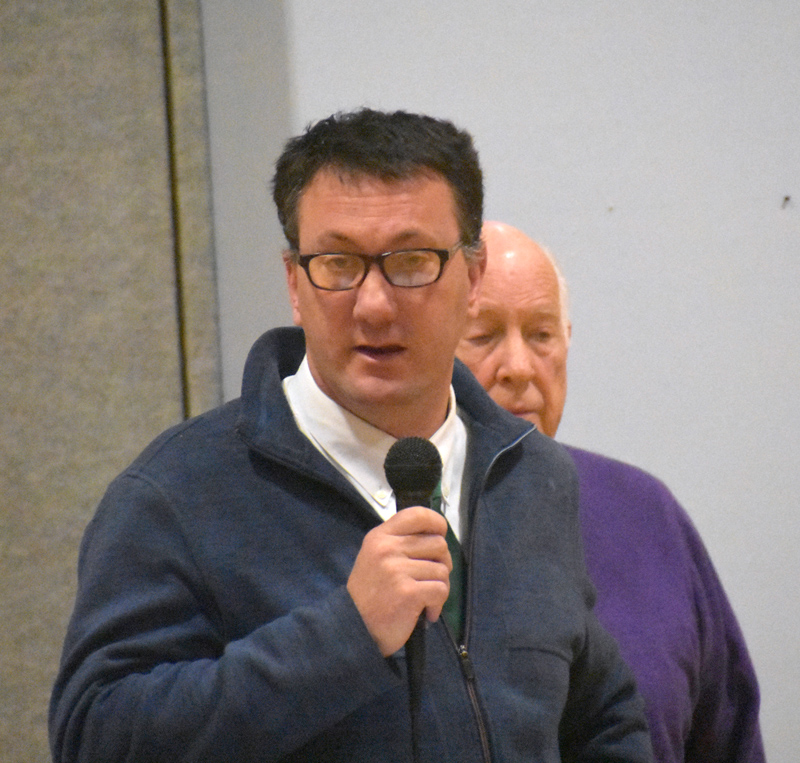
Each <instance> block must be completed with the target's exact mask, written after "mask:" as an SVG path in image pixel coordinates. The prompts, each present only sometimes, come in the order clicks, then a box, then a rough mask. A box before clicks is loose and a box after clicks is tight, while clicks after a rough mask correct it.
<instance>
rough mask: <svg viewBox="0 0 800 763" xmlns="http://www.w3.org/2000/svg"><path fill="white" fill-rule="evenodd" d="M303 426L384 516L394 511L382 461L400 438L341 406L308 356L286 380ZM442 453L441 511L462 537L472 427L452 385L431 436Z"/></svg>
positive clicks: (287, 391)
mask: <svg viewBox="0 0 800 763" xmlns="http://www.w3.org/2000/svg"><path fill="white" fill-rule="evenodd" d="M283 391H284V394H285V395H286V398H287V400H288V401H289V407H290V408H291V409H292V413H293V414H294V419H295V422H296V423H297V426H298V428H299V429H300V431H301V432H302V433H303V434H304V435H305V436H306V437H308V439H309V440H311V442H312V443H313V444H314V446H315V447H316V448H317V450H319V452H320V453H322V455H324V456H325V457H326V458H327V459H328V461H330V462H331V463H332V464H333V465H334V466H335V467H336V468H337V469H338V470H339V471H340V472H341V473H342V474H343V475H344V476H345V477H346V478H347V479H348V480H349V481H350V482H351V484H352V485H353V486H354V487H355V488H356V490H358V492H359V493H361V495H363V496H364V498H365V499H366V500H367V502H368V503H369V504H370V505H371V506H372V507H373V508H374V509H375V510H376V511H377V512H378V514H379V515H380V516H381V518H382V519H388V518H389V517H390V516H392V514H394V513H395V510H396V509H395V499H394V495H393V494H392V489H391V488H390V487H389V483H388V482H387V481H386V475H385V474H384V471H383V462H384V459H385V458H386V454H387V453H388V451H389V448H391V447H392V445H394V443H395V442H397V440H396V438H394V437H392V436H391V435H389V434H386V432H383V431H381V430H380V429H378V428H377V427H374V426H372V424H369V423H367V422H366V421H364V419H361V418H359V417H358V416H356V415H355V414H353V413H350V411H348V410H346V409H344V408H342V406H340V405H339V404H338V403H336V402H334V401H333V400H332V399H331V398H329V397H328V396H327V395H326V394H325V393H324V392H323V391H322V390H321V389H320V388H319V387H318V386H317V383H316V382H315V381H314V377H313V376H312V375H311V370H310V369H309V367H308V358H303V362H302V364H301V365H300V368H299V369H298V370H297V373H296V374H295V375H294V376H287V377H286V378H285V379H284V380H283ZM430 441H431V442H432V443H433V444H434V445H435V446H436V448H437V449H438V451H439V454H440V455H441V457H442V511H443V513H444V515H445V517H447V521H448V522H449V523H450V526H451V527H452V528H453V532H454V533H455V535H456V537H457V538H459V540H460V539H461V523H460V521H459V516H460V511H459V506H460V503H461V480H462V477H463V474H464V459H465V458H466V453H467V429H466V427H465V426H464V422H463V421H462V420H461V418H460V417H459V416H458V414H457V407H456V397H455V392H454V391H453V388H452V387H450V405H449V406H448V412H447V418H446V419H445V421H444V423H443V424H442V426H441V427H439V429H437V430H436V432H435V433H434V434H433V436H432V437H431V438H430Z"/></svg>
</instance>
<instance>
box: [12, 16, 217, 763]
mask: <svg viewBox="0 0 800 763" xmlns="http://www.w3.org/2000/svg"><path fill="white" fill-rule="evenodd" d="M197 15H198V12H197V8H196V3H194V2H181V3H174V4H173V5H172V6H171V7H170V9H169V12H168V14H167V16H168V18H169V19H170V22H169V24H168V28H169V29H170V30H171V33H172V35H171V36H172V37H174V36H175V35H176V34H177V38H176V39H178V38H179V41H178V43H177V44H175V45H173V46H172V48H173V49H174V50H175V51H176V62H175V64H174V66H172V67H167V69H168V70H169V69H170V68H171V69H174V70H175V71H176V72H178V74H179V76H180V77H181V79H182V81H181V83H179V85H178V87H177V89H176V91H175V97H174V98H173V110H172V115H173V119H172V120H171V121H170V120H168V119H167V114H168V113H169V111H168V109H167V100H166V98H165V93H166V90H165V87H164V76H165V66H164V60H163V55H162V53H163V50H162V36H161V8H160V5H159V3H157V2H144V1H140V0H136V1H133V0H85V1H84V2H80V3H76V2H53V1H52V0H47V1H45V0H41V1H40V2H30V1H28V2H23V1H22V0H4V2H3V3H2V5H0V104H2V107H1V108H0V284H2V292H0V400H2V403H0V410H1V411H2V415H1V416H0V495H2V499H0V500H1V501H2V502H1V503H0V580H1V581H2V582H0V617H2V621H3V626H2V628H0V760H2V761H3V762H4V763H18V762H19V763H22V761H25V763H30V762H31V761H46V760H49V754H48V752H47V741H46V734H47V732H46V713H47V701H48V697H49V692H50V687H51V684H52V680H53V678H54V674H55V670H56V667H57V661H58V658H59V654H60V649H61V643H62V639H63V635H64V630H65V627H66V620H67V618H68V616H69V612H70V610H71V606H72V600H73V596H74V585H75V567H76V559H77V549H78V544H79V540H80V537H81V535H82V533H83V530H84V527H85V525H86V523H87V521H88V520H89V518H90V516H91V514H92V512H93V510H94V508H95V506H96V504H97V502H98V500H99V499H100V497H101V495H102V492H103V491H104V489H105V487H106V485H107V484H108V482H109V481H110V480H111V479H112V478H113V476H114V475H115V474H116V473H117V472H118V471H119V470H120V469H121V468H122V467H124V466H125V465H126V464H127V463H128V462H129V461H130V460H131V459H132V458H133V457H134V456H135V455H136V454H137V453H138V452H139V451H140V450H141V449H142V448H143V447H144V445H146V444H147V442H148V441H149V440H150V439H151V438H152V437H153V436H154V435H156V434H157V433H158V432H159V431H161V430H162V429H164V428H165V427H167V426H168V425H171V424H173V423H176V422H177V421H179V420H180V419H181V418H182V416H183V411H184V394H183V392H184V387H185V388H186V389H187V390H188V391H189V395H188V397H187V400H188V401H189V403H188V404H187V408H191V407H193V406H196V408H197V410H199V409H200V408H204V407H209V406H210V405H213V404H214V402H216V400H217V399H218V396H219V382H218V360H217V357H218V348H217V346H216V341H217V340H216V306H215V305H216V302H215V295H214V289H213V268H212V267H211V265H210V264H209V263H211V262H212V260H213V253H212V252H211V245H210V241H211V234H210V221H209V220H208V201H207V200H208V181H207V169H206V165H207V161H206V159H205V156H206V153H205V151H206V149H205V126H204V125H205V122H204V119H205V115H204V109H203V106H202V87H200V86H199V85H198V84H197V83H196V82H195V83H193V82H190V80H195V79H197V78H198V77H199V76H200V69H201V66H200V58H199V50H200V45H199V37H198V35H199V31H198V30H199V26H198V23H197ZM178 33H179V34H178ZM176 109H177V111H176ZM180 109H183V110H184V111H183V113H181V112H180ZM192 110H194V111H195V113H194V115H192V114H189V115H188V116H187V113H188V112H191V111H192ZM170 125H172V131H170V129H169V127H170ZM176 130H177V132H176ZM179 133H182V135H183V140H184V142H187V141H188V144H189V147H188V148H187V149H185V150H183V151H181V150H178V151H176V152H174V153H172V154H171V153H170V151H169V148H170V140H169V137H170V135H171V136H172V138H173V141H172V144H173V145H176V143H175V141H176V135H178V134H179ZM190 138H192V139H193V140H194V143H192V141H191V140H190ZM170 157H172V158H173V161H172V162H171V161H170ZM173 176H178V177H179V178H180V181H181V182H179V183H177V184H176V185H174V186H172V187H171V185H170V181H171V178H172V177H173ZM173 199H174V200H176V201H179V202H180V201H181V200H182V201H183V202H184V203H183V205H182V206H181V205H180V204H178V207H177V208H176V207H174V206H173V204H172V201H173ZM174 209H178V211H177V212H176V213H175V214H174V215H173V210H174ZM196 217H199V220H198V221H196V222H193V220H194V218H196ZM176 232H177V233H178V234H181V233H182V234H183V235H182V237H181V236H180V235H178V237H177V241H178V243H177V244H176V235H175V233H176ZM178 244H179V245H178ZM176 252H177V253H178V254H179V255H180V256H179V257H178V258H177V261H179V262H182V264H183V270H182V275H183V282H182V284H181V288H182V291H183V295H184V297H185V299H184V300H182V310H183V313H184V314H186V315H188V316H189V318H190V320H189V323H188V324H187V325H189V328H188V329H187V330H184V332H183V335H184V342H183V344H184V345H185V346H186V347H187V354H186V356H185V357H186V360H185V363H184V362H183V360H182V358H181V355H180V350H179V348H180V347H181V344H182V343H181V341H180V337H181V333H182V332H181V331H180V329H179V323H178V316H179V312H180V311H179V305H178V300H177V299H176V295H177V294H178V293H179V291H178V289H177V288H176V275H175V273H176V269H175V263H176V256H175V255H176ZM187 305H188V306H187ZM204 321H205V322H206V323H208V324H209V325H200V324H201V323H203V322H204ZM184 367H185V368H186V369H187V370H188V375H187V376H186V381H185V383H184V380H183V377H182V369H183V368H184ZM193 372H194V373H195V377H192V373H193ZM193 378H197V379H198V381H197V382H194V381H193ZM192 401H194V402H192Z"/></svg>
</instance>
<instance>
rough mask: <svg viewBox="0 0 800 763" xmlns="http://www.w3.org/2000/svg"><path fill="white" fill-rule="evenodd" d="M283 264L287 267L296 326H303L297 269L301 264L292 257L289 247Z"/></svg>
mask: <svg viewBox="0 0 800 763" xmlns="http://www.w3.org/2000/svg"><path fill="white" fill-rule="evenodd" d="M283 266H284V267H285V268H286V286H287V287H288V289H289V303H290V304H291V306H292V320H293V321H294V325H295V326H302V325H303V320H302V316H301V313H300V300H299V298H298V296H297V269H298V267H299V266H298V264H297V263H296V262H295V261H294V260H293V259H292V253H291V252H290V251H289V250H288V249H287V250H286V251H285V252H284V253H283Z"/></svg>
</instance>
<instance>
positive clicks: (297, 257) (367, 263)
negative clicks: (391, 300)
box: [292, 242, 464, 291]
mask: <svg viewBox="0 0 800 763" xmlns="http://www.w3.org/2000/svg"><path fill="white" fill-rule="evenodd" d="M463 247H464V244H462V243H461V242H459V243H457V244H456V245H455V246H453V247H451V248H450V249H434V248H432V247H428V246H415V247H413V248H412V249H394V250H392V251H390V252H381V254H359V253H357V252H316V253H315V254H298V253H297V252H292V259H293V260H294V261H295V262H297V263H299V265H300V267H302V268H303V270H305V271H306V275H307V276H308V280H309V282H310V283H311V285H312V286H313V287H314V288H315V289H321V290H322V291H351V290H352V289H357V288H358V287H359V286H361V284H362V283H364V281H365V280H366V278H367V275H368V274H369V269H370V267H372V263H373V262H375V263H377V265H378V269H379V270H380V271H381V275H382V276H383V277H384V278H385V279H386V281H387V283H389V284H390V285H391V286H394V287H396V288H398V289H421V288H422V287H424V286H430V285H431V284H434V283H436V282H437V281H438V280H439V279H440V278H441V277H442V273H444V266H445V265H446V264H447V263H448V262H449V261H450V258H451V257H452V256H453V255H454V254H456V252H458V250H459V249H461V248H463ZM406 252H433V253H434V254H435V255H436V256H437V257H438V258H439V274H438V275H437V276H436V278H434V279H433V280H432V281H429V282H428V283H423V284H415V285H407V284H396V283H392V281H391V279H390V278H389V275H388V274H387V273H386V266H385V265H384V264H383V263H384V261H385V260H386V258H387V257H389V256H391V255H393V254H404V253H406ZM331 254H337V255H340V254H345V255H347V256H348V257H358V259H360V260H361V261H362V262H363V263H364V273H363V274H362V276H361V278H360V279H359V280H358V281H357V282H356V283H354V284H353V285H352V286H347V287H345V288H343V289H331V288H330V287H326V286H318V285H317V284H316V283H314V279H312V278H311V260H313V259H314V258H315V257H324V256H326V255H331Z"/></svg>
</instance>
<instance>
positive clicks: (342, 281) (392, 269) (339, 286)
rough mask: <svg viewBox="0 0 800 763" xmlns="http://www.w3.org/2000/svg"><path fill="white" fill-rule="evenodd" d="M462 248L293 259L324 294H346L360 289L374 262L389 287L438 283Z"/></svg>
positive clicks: (301, 255)
mask: <svg viewBox="0 0 800 763" xmlns="http://www.w3.org/2000/svg"><path fill="white" fill-rule="evenodd" d="M462 246H463V245H462V244H461V243H458V244H456V245H455V246H454V247H453V248H452V249H426V248H422V249H400V250H398V251H394V252H384V253H383V254H377V255H370V254H352V253H350V252H321V253H320V254H296V253H295V254H293V255H292V257H293V259H294V260H295V261H296V262H299V263H300V266H301V267H302V268H303V270H305V271H306V274H307V275H308V280H309V281H311V283H312V284H313V285H314V286H316V287H317V288H318V289H324V290H325V291H346V290H347V289H355V288H356V287H357V286H361V284H362V283H363V282H364V279H365V278H366V277H367V273H368V272H369V269H370V266H371V265H372V263H373V262H375V263H377V265H378V268H379V269H380V271H381V273H382V274H383V277H384V278H385V279H386V280H387V281H388V282H389V283H390V284H391V285H392V286H400V287H402V288H404V289H415V288H417V287H419V286H429V285H430V284H432V283H435V282H436V281H438V280H439V278H440V277H441V275H442V270H444V266H445V264H446V263H447V261H448V260H449V259H450V258H451V257H452V256H453V255H454V254H455V253H456V252H457V251H458V250H459V249H461V247H462Z"/></svg>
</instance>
